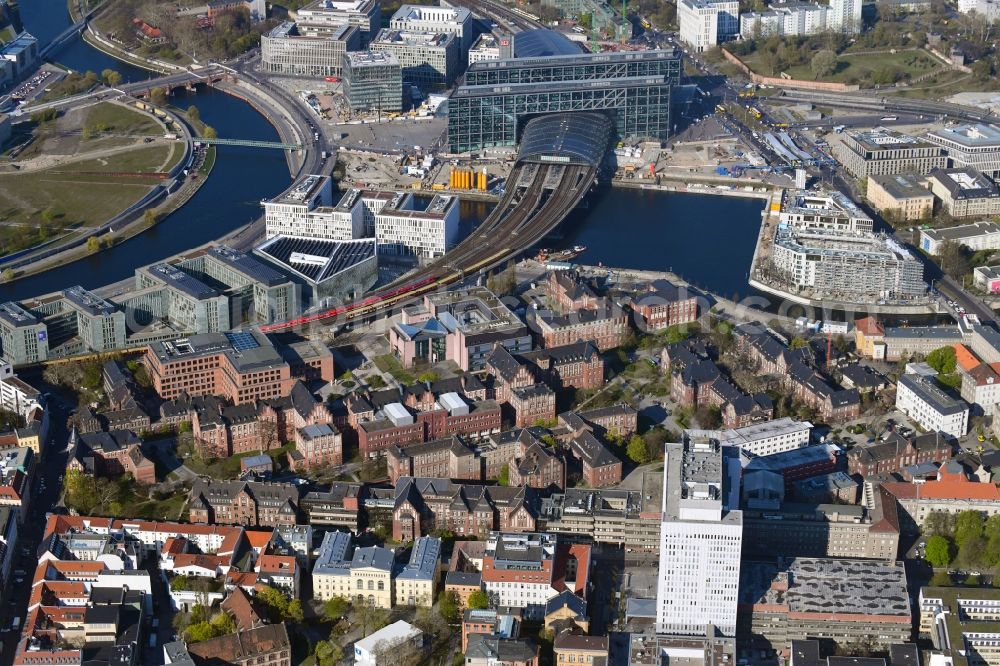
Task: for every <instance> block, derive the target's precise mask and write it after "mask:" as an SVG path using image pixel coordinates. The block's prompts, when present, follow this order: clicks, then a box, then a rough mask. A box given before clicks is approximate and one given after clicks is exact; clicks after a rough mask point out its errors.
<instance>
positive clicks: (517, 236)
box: [261, 165, 596, 332]
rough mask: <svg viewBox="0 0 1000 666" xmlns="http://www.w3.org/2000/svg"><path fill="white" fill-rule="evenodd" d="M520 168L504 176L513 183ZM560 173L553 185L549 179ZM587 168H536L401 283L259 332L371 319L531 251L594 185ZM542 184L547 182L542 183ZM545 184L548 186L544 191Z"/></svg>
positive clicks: (516, 179)
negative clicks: (444, 251)
mask: <svg viewBox="0 0 1000 666" xmlns="http://www.w3.org/2000/svg"><path fill="white" fill-rule="evenodd" d="M522 168H523V165H522V166H518V167H515V170H514V172H512V173H511V176H510V177H509V178H508V182H509V183H518V182H519V180H518V179H519V178H520V177H521V169H522ZM556 171H561V172H562V176H561V178H560V179H559V181H558V183H557V184H555V185H554V187H553V186H552V185H553V182H552V181H551V180H550V176H551V175H553V174H555V172H556ZM595 177H596V173H595V171H594V169H592V168H590V167H584V166H577V165H539V166H538V167H537V169H535V173H534V177H533V178H532V179H531V181H530V183H529V184H528V185H527V186H516V187H514V188H513V189H512V190H509V191H508V192H507V193H505V195H504V197H503V199H501V201H500V203H499V204H498V205H497V207H496V208H495V209H494V210H493V212H492V213H491V214H490V215H489V216H488V217H487V218H486V220H484V221H483V223H482V224H481V225H480V226H479V227H478V228H477V229H476V230H475V231H474V232H473V234H472V235H471V236H470V237H468V238H466V239H465V240H464V241H462V242H461V243H460V244H459V245H458V246H456V247H455V248H454V249H453V250H451V251H450V252H449V253H448V254H447V255H445V256H444V257H441V258H440V259H438V260H436V261H435V262H433V263H431V264H429V265H428V266H426V267H424V268H423V269H420V270H418V271H417V272H416V273H415V274H413V275H409V276H407V277H406V278H405V279H400V280H396V281H395V282H393V283H391V284H388V285H386V286H385V287H383V288H381V289H379V290H377V291H375V292H374V293H373V294H371V295H369V296H368V297H366V298H365V299H363V300H361V301H357V302H354V303H350V304H346V305H343V306H340V307H337V308H332V309H330V310H326V311H324V312H320V313H316V314H312V315H307V316H304V317H299V318H297V319H292V320H289V321H286V322H281V323H277V324H270V325H268V326H262V327H261V330H262V331H264V332H281V331H288V330H293V329H300V328H302V327H307V326H311V325H326V324H329V323H333V322H338V321H340V322H343V321H351V320H357V319H363V318H367V317H374V316H375V315H378V314H381V313H383V312H385V311H388V310H392V309H394V308H398V307H400V306H402V305H404V304H406V303H409V302H411V301H412V300H414V299H415V298H419V297H420V296H423V295H424V294H426V293H429V292H432V291H435V290H437V289H440V288H443V287H447V286H448V285H451V284H454V283H456V282H461V281H462V280H464V279H465V278H466V277H468V276H470V275H475V274H476V273H479V272H481V271H485V270H489V269H491V268H493V267H494V266H497V265H499V264H500V263H502V262H504V261H506V260H508V259H510V258H511V257H513V256H516V255H517V254H519V253H520V252H523V251H524V250H527V249H529V248H531V247H532V246H533V245H534V244H535V243H537V242H539V241H540V240H541V239H542V238H544V237H545V235H546V234H548V233H549V232H550V231H551V230H552V229H553V228H555V226H556V225H558V224H559V222H561V221H562V220H563V218H565V217H566V215H567V214H568V213H569V212H570V211H571V210H572V209H573V208H574V207H575V206H576V204H577V203H579V201H580V199H581V198H582V197H583V196H584V195H585V194H586V192H587V190H588V189H589V188H590V186H591V184H592V183H593V182H594V178H595ZM547 181H548V183H547ZM546 184H548V185H549V186H550V187H548V188H546Z"/></svg>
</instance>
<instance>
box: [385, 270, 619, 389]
mask: <svg viewBox="0 0 1000 666" xmlns="http://www.w3.org/2000/svg"><path fill="white" fill-rule="evenodd" d="M496 345H501V346H503V347H504V348H506V349H507V350H509V351H510V352H511V353H512V354H519V353H522V352H528V351H530V350H531V334H530V333H529V331H528V327H527V326H525V324H524V322H522V321H521V320H520V319H519V318H518V317H517V315H516V314H514V313H513V312H512V311H511V310H510V308H508V307H507V306H506V305H504V303H503V301H502V300H500V299H499V298H498V297H497V296H496V295H495V294H493V292H491V291H489V290H488V289H486V288H484V287H470V288H467V289H460V290H456V291H446V292H441V293H435V294H428V295H426V296H424V299H423V303H422V304H420V305H413V306H410V307H407V308H404V309H403V312H402V314H401V316H400V321H399V323H398V324H395V325H394V326H393V327H392V328H391V329H389V346H390V347H391V348H392V351H393V354H394V355H395V356H396V358H398V359H399V361H400V363H401V364H402V365H403V367H405V368H409V367H411V366H412V365H413V364H414V363H415V362H416V361H418V360H419V361H424V362H427V363H430V364H434V363H439V362H441V361H445V360H449V361H455V363H457V364H458V366H459V368H461V369H462V370H463V371H464V372H479V371H480V370H483V369H484V368H485V367H486V362H487V358H488V357H489V355H490V354H491V352H492V351H493V348H494V346H496ZM602 368H603V365H602ZM602 379H603V377H602Z"/></svg>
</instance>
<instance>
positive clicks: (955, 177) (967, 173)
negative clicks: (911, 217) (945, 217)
mask: <svg viewBox="0 0 1000 666" xmlns="http://www.w3.org/2000/svg"><path fill="white" fill-rule="evenodd" d="M927 182H928V184H929V186H930V189H931V192H933V193H934V196H936V197H937V198H938V199H939V200H940V201H941V208H942V209H943V210H944V211H945V212H946V213H948V214H949V215H951V216H952V217H956V218H961V217H990V216H993V215H997V214H998V213H1000V188H998V187H997V186H996V184H995V183H994V182H993V181H992V180H990V179H989V178H988V177H987V176H986V175H985V174H984V173H983V172H981V171H976V170H975V169H973V168H972V167H961V168H956V169H934V170H933V171H931V173H930V175H929V176H928V177H927Z"/></svg>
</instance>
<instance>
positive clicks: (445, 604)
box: [438, 590, 459, 623]
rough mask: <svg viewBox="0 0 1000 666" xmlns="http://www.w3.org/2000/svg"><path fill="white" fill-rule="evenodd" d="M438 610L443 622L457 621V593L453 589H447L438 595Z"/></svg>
mask: <svg viewBox="0 0 1000 666" xmlns="http://www.w3.org/2000/svg"><path fill="white" fill-rule="evenodd" d="M438 611H439V612H440V613H441V617H443V618H444V620H445V622H448V623H454V622H458V612H459V610H458V595H457V594H455V591H454V590H449V591H448V592H445V593H444V594H442V595H441V596H440V597H439V599H438Z"/></svg>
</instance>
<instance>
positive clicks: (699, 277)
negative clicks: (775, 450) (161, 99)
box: [0, 0, 763, 301]
mask: <svg viewBox="0 0 1000 666" xmlns="http://www.w3.org/2000/svg"><path fill="white" fill-rule="evenodd" d="M20 8H21V18H22V20H23V23H24V27H25V29H27V30H28V31H30V32H31V33H32V34H34V35H35V36H36V37H38V39H39V41H40V43H41V44H46V43H48V41H49V40H51V39H52V38H53V37H55V36H56V35H58V34H59V33H61V32H62V31H63V30H65V28H66V27H67V26H69V25H70V18H69V13H68V11H67V10H66V2H65V0H28V1H27V2H24V1H22V2H21V3H20ZM53 59H54V60H56V61H57V62H59V63H61V64H63V65H65V66H66V67H68V68H70V69H74V70H77V71H86V70H92V71H94V72H97V73H98V74H99V73H100V72H101V71H102V70H104V69H108V68H110V69H115V70H117V71H119V72H120V73H121V74H122V76H123V78H124V79H125V80H126V81H136V80H141V79H144V78H149V77H151V76H156V74H153V73H150V72H147V71H145V70H143V69H139V68H136V67H132V66H130V65H126V64H124V63H122V62H120V61H118V60H115V59H114V58H112V57H111V56H109V55H106V54H104V53H102V52H101V51H98V50H97V49H95V48H93V47H91V46H90V45H88V44H87V43H85V42H84V41H83V40H82V39H79V38H77V39H74V40H73V41H71V42H70V43H68V44H67V45H65V46H64V47H63V48H62V49H60V50H59V51H58V52H56V53H55V54H53ZM175 103H176V104H177V105H178V106H181V107H186V106H188V105H189V104H194V105H197V107H198V110H199V111H200V112H201V117H202V119H203V120H204V121H205V122H206V123H208V124H209V125H212V126H213V127H215V128H216V130H218V132H219V136H223V137H227V138H243V139H259V140H264V141H274V140H277V139H278V134H277V131H276V130H275V129H274V127H273V126H271V125H270V123H268V121H267V120H266V119H265V118H264V117H263V116H261V115H260V114H258V113H257V112H256V111H255V110H254V109H253V108H252V107H250V106H249V105H248V104H246V103H245V102H242V101H240V100H238V99H236V98H233V97H230V96H228V95H226V94H224V93H220V92H216V91H214V90H212V89H205V90H201V89H199V92H197V93H188V95H187V98H186V99H183V98H182V99H178V100H176V102H175ZM289 182H290V178H289V174H288V167H287V165H286V162H285V158H284V154H283V153H282V152H280V151H276V150H261V149H253V148H241V147H237V146H220V147H219V149H218V153H217V160H216V163H215V168H214V170H213V171H212V174H211V177H210V178H209V179H208V182H207V183H206V184H205V185H203V186H202V188H201V189H200V190H199V191H198V193H197V194H195V196H194V197H193V198H192V199H191V201H189V202H188V203H187V204H186V205H185V206H184V207H182V208H181V209H180V210H178V211H177V212H175V213H173V214H172V215H170V216H168V217H167V218H166V219H165V220H163V221H162V222H160V224H159V225H157V226H156V227H154V228H153V229H151V230H149V231H146V232H144V233H142V234H140V235H139V236H137V237H135V238H133V239H131V240H129V241H126V242H125V243H122V244H120V245H117V246H115V247H113V248H111V249H109V250H107V251H104V252H101V253H99V254H97V255H93V256H91V257H87V258H85V259H81V260H80V261H77V262H74V263H72V264H69V265H67V266H63V267H61V268H57V269H54V270H51V271H46V272H45V273H41V274H39V275H36V276H33V277H29V278H24V279H21V280H16V281H15V282H13V283H11V284H7V285H0V301H6V300H21V299H25V298H29V297H31V296H37V295H40V294H45V293H49V292H52V291H57V290H59V289H64V288H66V287H68V286H70V285H73V284H81V285H83V286H84V287H88V288H94V287H98V286H101V285H104V284H109V283H112V282H116V281H118V280H122V279H124V278H127V277H130V276H131V275H133V274H134V272H135V269H136V268H137V267H139V266H142V265H145V264H149V263H153V262H155V261H157V260H160V259H163V258H166V257H169V256H171V255H173V254H176V253H178V252H181V251H183V250H185V249H188V248H192V247H196V246H198V245H201V244H203V243H206V242H208V241H210V240H213V239H216V238H219V237H220V236H223V235H225V234H226V233H228V232H230V231H233V230H234V229H237V228H239V227H240V226H242V225H245V224H247V223H249V222H250V221H251V220H253V219H255V218H256V217H257V216H259V215H260V213H261V210H260V204H259V202H260V200H261V199H262V198H265V197H271V196H274V195H276V194H278V193H279V192H281V191H283V190H284V189H285V188H286V187H287V186H288V184H289ZM762 206H763V203H762V202H761V201H760V200H755V199H744V198H737V197H721V196H711V195H702V194H681V193H667V192H655V191H648V190H631V189H628V190H625V189H611V188H605V189H604V190H602V191H600V192H598V193H595V195H594V196H592V197H591V200H590V207H589V208H588V209H585V210H579V211H576V212H575V213H573V214H572V215H571V216H570V217H569V218H568V219H567V220H566V221H565V222H564V224H563V225H562V228H563V230H564V233H565V234H566V236H565V238H564V239H562V240H561V241H559V242H558V243H553V244H552V245H553V247H555V248H562V247H569V246H572V245H577V244H579V245H586V246H587V248H588V249H587V252H585V253H584V254H583V255H581V256H580V257H579V258H578V259H577V261H579V262H582V263H589V264H597V263H602V264H604V265H606V266H614V267H622V268H637V269H647V270H671V271H673V272H675V273H677V274H678V275H681V276H682V277H683V278H685V279H686V280H688V281H690V282H691V283H693V284H695V285H697V286H699V287H703V288H705V289H708V290H710V291H713V292H716V293H718V294H721V295H724V296H726V297H732V296H734V295H737V296H739V297H743V296H746V295H748V294H751V293H753V291H754V290H751V289H750V288H749V286H748V284H747V273H748V271H749V267H750V261H751V258H752V256H753V248H754V244H755V242H756V238H757V233H758V231H759V228H760V212H761V210H762ZM489 208H490V206H487V205H484V204H478V203H474V202H463V206H462V222H463V224H462V230H463V231H468V230H469V229H470V228H472V227H473V226H474V225H475V224H476V223H477V222H478V221H480V220H482V219H483V218H484V217H485V216H486V215H487V213H488V211H489ZM547 244H548V243H547Z"/></svg>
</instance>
